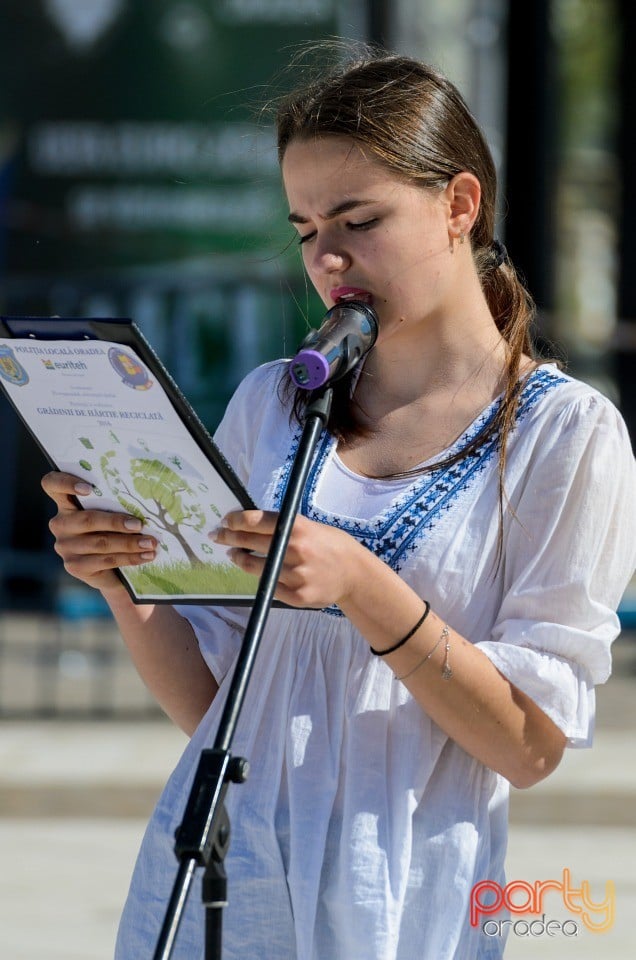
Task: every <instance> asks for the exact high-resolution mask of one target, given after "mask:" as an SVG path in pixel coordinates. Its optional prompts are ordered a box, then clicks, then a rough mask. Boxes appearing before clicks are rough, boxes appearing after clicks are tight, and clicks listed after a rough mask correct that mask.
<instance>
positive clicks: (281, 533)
mask: <svg viewBox="0 0 636 960" xmlns="http://www.w3.org/2000/svg"><path fill="white" fill-rule="evenodd" d="M331 397H332V390H331V387H327V388H325V389H324V390H323V391H322V392H321V393H319V394H318V395H317V396H315V397H314V398H313V399H312V400H311V402H310V403H309V405H308V407H307V412H306V416H305V424H304V427H303V433H302V436H301V439H300V444H299V446H298V451H297V453H296V457H295V460H294V465H293V467H292V470H291V473H290V477H289V483H288V485H287V490H286V492H285V496H284V498H283V502H282V504H281V509H280V513H279V516H278V522H277V524H276V529H275V531H274V535H273V537H272V543H271V546H270V550H269V553H268V555H267V559H266V561H265V567H264V569H263V574H262V576H261V579H260V582H259V585H258V590H257V592H256V597H255V600H254V606H253V607H252V613H251V615H250V619H249V621H248V624H247V628H246V631H245V637H244V639H243V643H242V645H241V650H240V653H239V657H238V660H237V663H236V667H235V669H234V674H233V677H232V683H231V686H230V689H229V691H228V696H227V700H226V703H225V707H224V710H223V714H222V716H221V721H220V723H219V729H218V732H217V735H216V739H215V741H214V746H213V747H212V749H211V750H202V751H201V756H200V759H199V766H198V768H197V772H196V776H195V778H194V783H193V784H192V789H191V791H190V796H189V798H188V803H187V805H186V810H185V813H184V816H183V820H182V822H181V826H180V827H179V829H178V830H177V833H176V842H175V853H176V855H177V859H178V860H179V869H178V872H177V877H176V879H175V883H174V886H173V888H172V894H171V897H170V901H169V903H168V907H167V909H166V914H165V917H164V921H163V926H162V928H161V932H160V934H159V939H158V941H157V946H156V949H155V952H154V955H153V960H169V957H170V955H171V953H172V948H173V946H174V942H175V939H176V936H177V931H178V929H179V924H180V922H181V917H182V915H183V910H184V908H185V905H186V901H187V898H188V893H189V890H190V887H191V885H192V881H193V879H194V874H195V870H196V868H197V867H198V866H203V867H205V873H204V876H203V903H204V905H205V908H206V924H205V957H206V960H218V958H220V957H221V934H222V916H223V914H222V910H223V907H224V906H226V905H227V890H226V876H225V868H224V864H223V861H224V857H225V854H226V852H227V849H228V847H229V843H230V821H229V817H228V815H227V811H226V809H225V806H224V803H223V800H224V797H225V794H226V792H227V789H228V786H229V783H230V782H234V783H242V782H243V781H244V780H246V779H247V775H248V772H249V764H248V762H247V760H244V759H243V758H241V757H232V756H231V754H230V745H231V743H232V738H233V736H234V731H235V729H236V724H237V721H238V718H239V714H240V711H241V707H242V705H243V700H244V698H245V693H246V691H247V686H248V683H249V678H250V674H251V672H252V667H253V665H254V659H255V657H256V652H257V650H258V646H259V643H260V640H261V636H262V634H263V630H264V628H265V624H266V622H267V617H268V615H269V611H270V608H271V605H272V600H273V599H274V592H275V590H276V583H277V582H278V576H279V574H280V570H281V567H282V564H283V560H284V557H285V551H286V550H287V544H288V543H289V538H290V536H291V531H292V527H293V525H294V520H295V518H296V514H297V513H298V509H299V507H300V500H301V497H302V495H303V491H304V489H305V484H306V482H307V476H308V474H309V469H310V467H311V462H312V458H313V454H314V450H315V448H316V444H317V442H318V439H319V437H320V434H321V432H322V430H323V428H324V426H325V424H326V423H327V420H328V418H329V410H330V407H331Z"/></svg>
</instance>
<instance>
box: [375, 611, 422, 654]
mask: <svg viewBox="0 0 636 960" xmlns="http://www.w3.org/2000/svg"><path fill="white" fill-rule="evenodd" d="M430 609H431V605H430V603H429V602H428V600H425V601H424V613H423V614H422V616H421V617H420V619H419V620H418V621H417V623H416V624H415V626H414V627H412V628H411V629H410V630H409V632H408V633H407V634H406V636H405V637H402V639H401V640H398V642H397V643H394V644H393V646H392V647H387V649H386V650H374V649H373V647H369V649H370V650H371V653H372V654H373V656H374V657H385V656H386V655H387V653H393V652H394V650H399V648H400V647H401V646H403V645H404V644H405V643H406V641H407V640H410V639H411V637H412V636H413V634H414V633H417V631H418V630H419V629H420V627H421V626H422V624H423V623H424V621H425V620H426V618H427V617H428V614H429V610H430Z"/></svg>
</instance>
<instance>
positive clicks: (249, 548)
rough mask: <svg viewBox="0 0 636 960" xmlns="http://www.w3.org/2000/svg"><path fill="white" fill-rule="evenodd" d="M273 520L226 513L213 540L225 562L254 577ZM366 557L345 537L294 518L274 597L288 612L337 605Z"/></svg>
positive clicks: (269, 538)
mask: <svg viewBox="0 0 636 960" xmlns="http://www.w3.org/2000/svg"><path fill="white" fill-rule="evenodd" d="M277 519H278V514H276V513H272V512H266V511H263V510H244V511H235V512H232V513H228V515H227V516H226V517H224V519H223V525H222V527H221V529H220V530H218V531H217V532H216V534H215V535H214V539H215V541H216V542H217V543H220V544H223V545H224V546H229V547H232V548H233V549H232V550H231V551H230V559H231V560H232V562H233V563H235V564H236V565H237V566H238V567H240V568H241V570H245V571H246V572H247V573H252V574H255V575H256V576H260V574H261V573H262V571H263V567H264V565H265V557H266V555H267V553H268V551H269V548H270V544H271V542H272V535H273V533H274V529H275V527H276V522H277ZM368 555H369V554H368V551H367V550H365V548H364V547H363V546H362V545H361V544H359V543H358V542H357V541H356V540H354V539H353V537H350V536H349V534H347V533H344V531H342V530H337V529H335V528H334V527H329V526H326V525H325V524H322V523H316V522H315V521H313V520H308V519H307V518H306V517H302V516H298V517H296V520H295V521H294V527H293V530H292V534H291V537H290V540H289V545H288V547H287V552H286V553H285V559H284V561H283V566H282V569H281V572H280V576H279V578H278V586H277V588H276V597H277V598H278V599H279V600H282V601H283V603H287V604H289V605H290V606H293V607H327V606H330V605H331V604H332V603H336V604H338V605H340V604H341V603H343V602H344V601H345V600H346V598H347V597H348V596H349V594H350V593H351V592H352V591H353V590H354V589H355V583H356V573H357V570H358V569H359V564H358V561H360V560H361V559H362V558H363V557H365V556H368Z"/></svg>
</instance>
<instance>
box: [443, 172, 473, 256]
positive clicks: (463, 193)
mask: <svg viewBox="0 0 636 960" xmlns="http://www.w3.org/2000/svg"><path fill="white" fill-rule="evenodd" d="M444 192H445V194H446V200H447V203H448V234H449V236H450V238H451V240H455V239H457V238H458V237H459V239H460V241H461V242H462V243H463V242H464V237H466V236H468V234H469V233H470V231H471V229H472V227H473V224H474V222H475V220H476V219H477V216H478V214H479V204H480V201H481V185H480V183H479V180H478V179H477V177H476V176H475V175H474V174H473V173H468V171H467V170H463V171H462V172H461V173H458V174H456V175H455V176H454V177H453V179H452V180H451V181H450V182H449V184H448V186H447V187H446V190H445V191H444Z"/></svg>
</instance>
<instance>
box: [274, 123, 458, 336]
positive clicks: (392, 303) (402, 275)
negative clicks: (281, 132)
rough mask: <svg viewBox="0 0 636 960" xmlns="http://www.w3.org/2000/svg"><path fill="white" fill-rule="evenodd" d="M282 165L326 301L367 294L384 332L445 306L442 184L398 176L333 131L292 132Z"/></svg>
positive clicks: (294, 218) (294, 219)
mask: <svg viewBox="0 0 636 960" xmlns="http://www.w3.org/2000/svg"><path fill="white" fill-rule="evenodd" d="M282 173H283V182H284V185H285V190H286V193H287V199H288V201H289V209H290V214H289V220H290V222H291V223H293V224H294V225H295V226H296V228H297V230H298V234H299V237H300V243H301V245H302V255H303V260H304V263H305V268H306V270H307V273H308V275H309V277H310V279H311V282H312V283H313V285H314V287H315V288H316V290H317V292H318V293H319V295H320V296H321V298H322V300H323V302H324V304H325V306H326V307H328V308H330V307H332V306H334V304H336V303H338V302H340V301H342V300H347V299H356V300H364V301H366V302H367V303H369V304H371V305H372V306H373V307H374V309H375V310H376V312H377V314H378V318H379V321H380V333H381V336H382V337H383V338H385V337H386V336H387V335H389V333H390V332H392V331H393V330H394V329H396V328H397V325H398V324H402V323H404V322H405V321H408V322H409V326H412V325H414V324H416V323H418V322H420V321H422V320H425V319H428V318H434V317H435V315H436V314H438V313H439V311H440V310H443V309H444V304H445V303H446V301H447V297H448V295H449V293H450V291H451V289H452V284H451V281H450V276H451V274H452V270H450V269H449V267H450V261H451V258H450V255H449V216H450V212H449V211H450V205H449V203H448V201H447V198H446V194H445V191H439V192H433V191H432V190H430V189H426V188H424V187H421V186H418V185H415V184H413V183H412V182H408V181H406V180H403V179H401V178H400V177H398V176H396V175H395V174H394V173H392V172H391V171H390V170H389V169H388V168H387V167H385V166H384V165H383V164H382V163H380V162H379V161H377V160H375V159H372V158H371V156H370V155H365V153H364V152H363V149H362V148H360V147H359V146H358V145H356V144H355V143H354V142H353V141H351V140H350V139H348V138H347V137H340V136H325V137H322V138H320V139H312V140H294V141H292V142H291V143H290V145H289V146H288V147H287V150H286V153H285V155H284V158H283V163H282Z"/></svg>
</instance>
